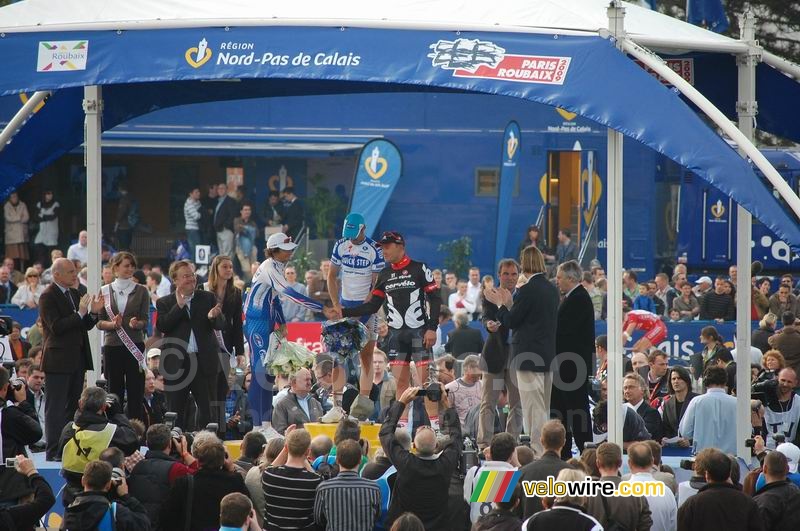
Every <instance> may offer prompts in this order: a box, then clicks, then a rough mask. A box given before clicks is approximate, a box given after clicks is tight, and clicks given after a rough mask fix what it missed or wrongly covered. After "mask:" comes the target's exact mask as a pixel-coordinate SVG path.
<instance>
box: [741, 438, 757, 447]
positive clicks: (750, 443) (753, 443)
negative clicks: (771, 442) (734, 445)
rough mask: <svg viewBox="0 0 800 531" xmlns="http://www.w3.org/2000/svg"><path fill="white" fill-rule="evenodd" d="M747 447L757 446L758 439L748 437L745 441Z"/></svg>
mask: <svg viewBox="0 0 800 531" xmlns="http://www.w3.org/2000/svg"><path fill="white" fill-rule="evenodd" d="M744 447H745V448H755V447H756V440H755V439H746V440H745V441H744Z"/></svg>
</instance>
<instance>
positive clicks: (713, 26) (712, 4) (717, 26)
mask: <svg viewBox="0 0 800 531" xmlns="http://www.w3.org/2000/svg"><path fill="white" fill-rule="evenodd" d="M687 4H688V5H687V6H686V11H687V12H688V13H687V17H686V21H687V22H689V23H690V24H694V25H696V26H705V27H706V28H708V29H710V30H711V31H714V32H716V33H723V32H725V30H727V29H728V26H730V23H729V22H728V15H727V14H725V6H724V5H722V0H688V2H687Z"/></svg>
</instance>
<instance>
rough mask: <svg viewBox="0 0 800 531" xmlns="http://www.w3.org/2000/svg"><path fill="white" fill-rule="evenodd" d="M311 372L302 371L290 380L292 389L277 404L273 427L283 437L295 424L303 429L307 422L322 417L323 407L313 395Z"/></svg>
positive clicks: (273, 416) (273, 415)
mask: <svg viewBox="0 0 800 531" xmlns="http://www.w3.org/2000/svg"><path fill="white" fill-rule="evenodd" d="M311 382H312V380H311V371H309V370H308V369H300V370H299V371H297V372H296V373H295V374H293V375H292V377H291V378H290V379H289V384H290V385H291V389H290V390H289V392H288V394H287V395H286V396H285V397H283V398H282V399H281V400H279V401H278V402H277V403H276V404H275V410H274V411H273V412H272V427H273V428H274V429H275V430H276V431H277V432H278V433H280V434H281V435H283V434H284V433H285V432H286V428H288V427H289V426H291V425H292V424H294V425H295V426H297V427H298V428H301V427H302V426H303V424H305V423H306V422H317V421H319V419H320V418H321V417H322V405H321V404H320V403H319V402H318V401H317V400H316V399H315V398H314V397H313V396H312V395H311V385H312V384H311Z"/></svg>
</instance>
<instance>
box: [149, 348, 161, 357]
mask: <svg viewBox="0 0 800 531" xmlns="http://www.w3.org/2000/svg"><path fill="white" fill-rule="evenodd" d="M160 355H161V349H160V348H151V349H150V350H148V351H147V359H150V358H155V357H156V356H160Z"/></svg>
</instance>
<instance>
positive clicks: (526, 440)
mask: <svg viewBox="0 0 800 531" xmlns="http://www.w3.org/2000/svg"><path fill="white" fill-rule="evenodd" d="M519 444H520V446H527V447H528V448H530V447H531V436H530V435H520V436H519Z"/></svg>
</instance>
